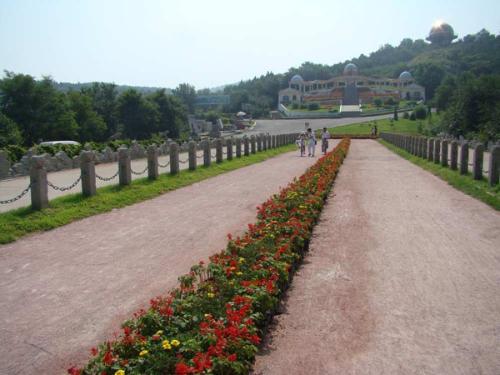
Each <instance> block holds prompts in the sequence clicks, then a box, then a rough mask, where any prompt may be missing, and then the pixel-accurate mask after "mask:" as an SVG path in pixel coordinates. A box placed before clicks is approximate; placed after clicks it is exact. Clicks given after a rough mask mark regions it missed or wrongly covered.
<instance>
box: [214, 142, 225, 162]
mask: <svg viewBox="0 0 500 375" xmlns="http://www.w3.org/2000/svg"><path fill="white" fill-rule="evenodd" d="M223 156H224V155H223V153H222V139H220V138H217V139H216V140H215V162H216V163H222V159H223Z"/></svg>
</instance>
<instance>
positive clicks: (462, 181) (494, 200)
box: [379, 139, 500, 210]
mask: <svg viewBox="0 0 500 375" xmlns="http://www.w3.org/2000/svg"><path fill="white" fill-rule="evenodd" d="M379 142H380V143H381V144H383V145H384V146H385V147H387V148H388V149H389V150H391V151H393V152H394V153H396V154H398V155H399V156H401V157H403V158H405V159H407V160H409V161H411V162H412V163H413V164H416V165H418V166H419V167H422V168H424V169H425V170H427V171H429V172H431V173H432V174H434V175H436V176H438V177H440V178H441V179H443V180H445V181H446V182H448V183H449V184H450V185H451V186H453V187H454V188H456V189H458V190H460V191H462V192H464V193H465V194H468V195H470V196H472V197H474V198H477V199H479V200H480V201H482V202H484V203H486V204H487V205H489V206H491V207H493V208H494V209H495V210H500V185H497V186H495V187H491V186H490V185H489V184H488V182H487V181H486V180H485V179H483V180H474V179H473V178H472V177H471V175H470V174H467V175H461V174H460V173H459V172H458V171H454V170H452V169H450V168H448V167H443V166H441V165H440V164H435V163H434V162H430V161H428V160H427V159H422V158H420V157H417V156H415V155H412V154H410V153H408V152H406V151H405V150H403V149H400V148H399V147H396V146H394V145H392V144H390V143H388V142H386V141H384V140H381V139H379Z"/></svg>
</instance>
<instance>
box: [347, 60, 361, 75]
mask: <svg viewBox="0 0 500 375" xmlns="http://www.w3.org/2000/svg"><path fill="white" fill-rule="evenodd" d="M357 74H358V67H357V66H356V65H354V64H353V63H349V64H347V65H346V66H345V68H344V75H346V76H355V75H357Z"/></svg>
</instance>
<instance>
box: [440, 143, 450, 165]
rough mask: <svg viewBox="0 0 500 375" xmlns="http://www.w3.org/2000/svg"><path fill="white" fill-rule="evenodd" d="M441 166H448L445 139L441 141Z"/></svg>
mask: <svg viewBox="0 0 500 375" xmlns="http://www.w3.org/2000/svg"><path fill="white" fill-rule="evenodd" d="M441 165H442V166H443V167H447V166H448V141H447V140H446V139H443V140H442V141H441Z"/></svg>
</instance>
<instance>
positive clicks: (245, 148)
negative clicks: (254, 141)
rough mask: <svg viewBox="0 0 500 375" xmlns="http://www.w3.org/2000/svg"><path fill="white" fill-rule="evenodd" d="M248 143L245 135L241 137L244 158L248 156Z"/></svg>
mask: <svg viewBox="0 0 500 375" xmlns="http://www.w3.org/2000/svg"><path fill="white" fill-rule="evenodd" d="M249 142H250V141H249V139H248V137H247V136H246V135H245V136H244V137H243V154H244V155H245V156H248V155H250V143H249Z"/></svg>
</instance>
